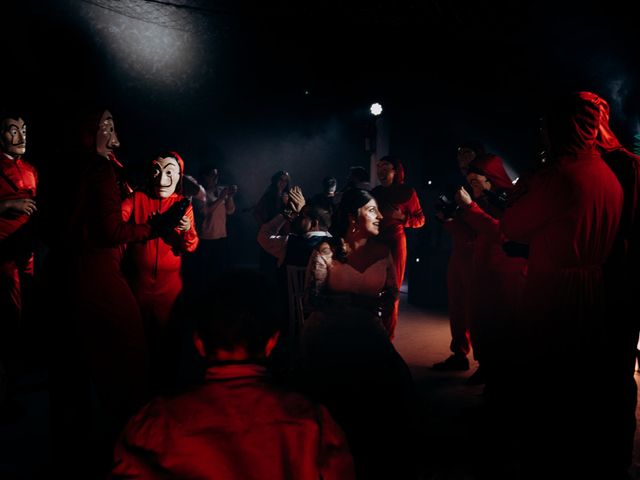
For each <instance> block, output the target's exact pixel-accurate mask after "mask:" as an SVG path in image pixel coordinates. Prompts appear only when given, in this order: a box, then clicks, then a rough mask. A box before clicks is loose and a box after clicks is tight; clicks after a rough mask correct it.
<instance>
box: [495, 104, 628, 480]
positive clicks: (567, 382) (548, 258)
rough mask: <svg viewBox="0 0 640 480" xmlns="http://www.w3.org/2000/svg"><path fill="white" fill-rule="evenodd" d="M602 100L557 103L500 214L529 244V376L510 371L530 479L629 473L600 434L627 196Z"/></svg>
mask: <svg viewBox="0 0 640 480" xmlns="http://www.w3.org/2000/svg"><path fill="white" fill-rule="evenodd" d="M601 102H602V99H601V98H600V97H598V96H597V95H594V94H593V93H590V92H579V93H575V94H572V95H568V96H566V97H564V98H561V99H558V100H557V101H556V102H554V103H553V104H552V108H551V109H550V111H549V114H548V115H547V117H546V123H545V128H544V130H543V133H544V134H545V137H546V142H547V144H548V151H549V154H550V157H549V159H548V161H547V162H546V163H545V165H544V166H543V167H542V168H541V169H539V171H538V172H537V173H535V174H534V175H533V176H532V177H531V178H530V180H529V182H528V184H527V185H525V186H523V187H521V195H520V196H519V197H518V198H517V199H516V200H515V201H514V202H513V204H512V205H511V206H510V207H509V208H507V210H506V212H505V214H504V216H503V218H502V221H501V228H502V232H503V233H504V234H505V235H506V236H507V237H508V238H510V239H513V240H515V241H519V242H522V243H527V244H528V245H529V259H528V271H527V280H526V284H525V289H524V293H523V301H522V308H521V315H520V316H519V328H520V330H521V339H520V341H519V342H518V344H519V345H520V354H521V358H520V362H518V363H519V365H520V367H521V372H524V373H526V382H523V380H524V378H523V377H522V375H521V374H520V373H519V372H515V373H514V377H513V380H514V385H515V386H519V389H517V390H516V395H517V397H516V398H517V399H518V402H521V406H520V411H521V412H526V413H525V414H524V415H521V416H520V418H518V425H519V426H520V428H521V429H522V430H521V432H520V433H521V435H520V441H521V443H522V449H521V456H522V466H523V468H524V469H525V471H524V473H525V475H526V477H525V478H548V477H549V476H550V475H551V474H553V476H554V478H600V479H601V478H623V477H622V476H621V475H622V474H623V472H622V471H621V470H622V469H621V470H617V471H615V468H616V466H615V465H612V464H611V462H610V457H609V456H608V455H603V452H604V451H606V450H607V448H608V444H609V443H610V442H611V439H610V438H609V437H608V436H606V435H601V433H600V432H602V431H603V429H604V431H607V430H606V429H605V428H604V427H606V425H605V423H606V420H605V419H606V415H603V411H602V405H600V400H601V398H602V396H603V395H604V396H606V395H607V393H606V392H603V391H601V386H602V385H603V381H604V378H603V377H602V374H603V373H604V372H602V371H601V369H600V367H599V363H601V362H602V359H600V358H598V357H599V356H598V352H601V351H602V350H601V349H602V348H603V343H602V341H603V340H604V339H606V338H607V337H608V334H607V332H610V331H611V330H610V329H611V325H612V321H614V320H613V319H611V318H608V317H607V314H606V309H605V296H604V294H605V283H604V276H603V265H604V263H605V261H606V260H607V258H608V257H609V255H610V254H611V252H612V250H613V247H614V243H615V241H616V237H617V235H618V232H619V227H620V220H621V216H622V210H623V200H624V199H623V191H622V188H621V186H620V183H619V181H618V180H617V178H616V176H615V174H614V173H613V172H612V170H611V169H610V168H609V167H608V166H607V164H606V163H605V162H604V161H603V158H602V155H601V153H600V151H599V149H598V145H597V136H598V130H599V127H600V121H601V111H600V104H601ZM605 351H606V349H605ZM604 374H605V376H606V375H608V373H604ZM586 386H589V388H588V389H585V387H586ZM585 459H588V461H586V460H585Z"/></svg>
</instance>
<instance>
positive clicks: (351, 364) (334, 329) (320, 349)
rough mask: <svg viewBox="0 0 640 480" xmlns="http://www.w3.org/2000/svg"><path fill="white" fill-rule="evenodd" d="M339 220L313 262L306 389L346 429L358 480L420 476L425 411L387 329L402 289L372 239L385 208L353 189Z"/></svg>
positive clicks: (309, 286) (305, 333) (309, 275)
mask: <svg viewBox="0 0 640 480" xmlns="http://www.w3.org/2000/svg"><path fill="white" fill-rule="evenodd" d="M336 218H337V222H336V224H335V232H336V236H335V237H333V238H327V239H326V241H325V242H323V243H321V244H320V245H319V246H318V247H317V250H316V251H314V252H313V254H312V255H311V258H310V259H309V264H308V266H307V280H306V287H305V290H306V296H307V308H308V310H309V311H310V312H311V313H310V315H309V317H308V318H307V319H306V320H305V325H304V329H303V332H302V342H301V343H302V347H301V348H302V358H303V363H304V367H303V368H304V371H305V376H304V377H305V381H306V386H305V387H303V388H306V389H307V391H308V392H309V393H310V394H311V395H312V396H314V398H317V399H318V400H319V401H320V402H322V403H323V404H326V405H327V407H328V408H329V411H330V412H331V414H332V415H334V417H335V419H336V421H338V423H339V424H340V426H341V427H343V428H344V431H345V433H346V435H347V438H348V440H349V444H350V446H351V450H352V452H353V457H354V462H355V466H356V472H357V474H358V478H363V479H367V478H369V479H371V478H399V479H400V478H401V479H413V478H418V476H419V471H420V469H421V468H423V465H421V464H420V463H421V462H422V461H423V458H422V457H423V456H422V454H421V453H419V452H420V451H421V448H422V447H421V443H422V441H423V440H422V439H421V434H420V431H421V430H422V426H421V425H422V423H421V422H422V421H423V415H424V412H423V411H422V405H421V403H420V400H419V398H418V396H417V393H416V391H415V385H414V383H413V379H412V377H411V372H410V371H409V367H408V366H407V364H406V363H405V361H404V359H403V358H402V357H401V356H400V354H399V353H398V352H397V350H396V349H395V348H394V346H393V344H392V343H391V341H390V339H389V333H388V330H387V328H388V326H389V319H390V318H391V316H392V315H393V312H394V304H395V300H396V298H397V296H398V290H397V285H396V278H395V268H394V264H393V259H392V257H391V253H390V251H389V249H388V248H387V247H386V246H385V245H383V244H381V243H378V242H374V241H373V238H375V236H377V235H378V234H379V231H380V221H381V219H382V214H381V213H380V210H378V204H377V202H376V200H375V199H374V198H373V196H372V195H371V194H370V193H369V192H367V191H365V190H358V189H352V190H349V191H348V192H346V193H345V194H344V196H343V198H342V202H341V203H340V206H339V207H338V212H337V215H336ZM389 439H393V440H392V441H389Z"/></svg>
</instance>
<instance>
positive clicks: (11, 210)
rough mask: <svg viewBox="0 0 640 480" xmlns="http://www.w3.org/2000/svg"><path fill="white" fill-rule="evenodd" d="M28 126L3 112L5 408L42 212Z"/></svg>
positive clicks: (1, 372)
mask: <svg viewBox="0 0 640 480" xmlns="http://www.w3.org/2000/svg"><path fill="white" fill-rule="evenodd" d="M26 146H27V125H26V123H25V121H24V119H23V118H22V116H21V115H20V114H19V113H18V112H12V111H8V110H7V111H2V112H0V406H2V405H3V403H4V402H3V401H4V400H5V399H6V398H7V389H8V387H9V383H10V382H9V375H13V374H14V373H15V371H13V370H15V367H14V365H7V364H15V361H16V358H15V357H16V356H17V352H16V351H15V345H16V341H17V340H18V330H19V325H20V320H21V318H22V313H23V293H24V292H23V290H24V285H25V282H26V283H28V282H29V279H30V278H32V277H33V251H32V248H31V242H30V239H29V237H30V235H29V233H28V229H29V223H30V222H29V220H30V218H31V215H32V214H33V213H35V211H36V201H35V196H36V187H37V181H38V174H37V172H36V169H35V168H34V167H33V166H32V165H31V164H30V163H28V162H26V161H25V160H24V159H23V158H22V156H23V155H24V154H25V151H26Z"/></svg>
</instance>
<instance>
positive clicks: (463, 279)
mask: <svg viewBox="0 0 640 480" xmlns="http://www.w3.org/2000/svg"><path fill="white" fill-rule="evenodd" d="M483 153H484V146H483V145H482V144H481V143H480V142H478V141H475V140H468V141H465V142H462V143H460V144H459V146H458V148H457V150H456V161H457V164H458V169H459V171H460V173H461V175H460V179H459V183H458V184H461V183H463V182H466V175H467V171H468V168H469V163H471V161H472V160H473V159H474V158H476V156H478V155H481V154H483ZM435 208H436V210H437V212H436V218H437V219H438V220H439V221H440V222H441V223H442V224H443V227H444V229H445V230H446V231H447V232H449V233H450V234H451V236H452V239H453V246H452V250H451V256H450V257H449V264H448V266H447V292H448V300H449V324H450V327H451V344H450V347H449V348H450V349H451V352H452V355H451V356H449V357H448V358H447V359H446V360H444V361H442V362H438V363H436V364H435V365H434V366H433V368H434V369H436V370H441V371H464V370H469V360H468V359H467V355H469V352H470V351H471V341H470V334H469V325H470V323H471V319H470V317H471V310H470V299H469V296H470V292H471V288H472V285H471V278H470V275H469V268H470V265H471V262H472V258H473V241H474V239H475V234H474V232H473V230H472V229H471V228H470V227H469V226H468V225H466V224H465V223H464V221H463V220H462V219H461V218H460V216H459V215H456V214H457V213H458V211H459V208H460V207H459V206H458V204H457V203H456V202H455V200H454V195H453V192H451V194H442V195H440V196H439V197H438V201H437V202H436V204H435Z"/></svg>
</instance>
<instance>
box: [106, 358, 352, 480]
mask: <svg viewBox="0 0 640 480" xmlns="http://www.w3.org/2000/svg"><path fill="white" fill-rule="evenodd" d="M114 465H115V466H114V469H113V471H112V478H140V479H156V478H202V479H204V478H216V479H219V480H235V479H245V480H253V479H256V480H257V479H268V478H273V479H285V478H291V479H299V480H317V479H320V478H322V479H324V480H351V479H353V478H355V473H354V470H353V461H352V459H351V455H350V453H349V448H348V446H347V442H346V440H345V437H344V434H343V433H342V431H341V430H340V428H339V427H338V425H337V424H336V423H335V422H334V421H333V419H332V418H331V416H330V415H329V413H328V412H327V410H326V409H325V407H323V406H321V405H316V404H314V403H312V402H311V401H309V400H308V399H307V398H306V397H304V396H302V395H300V394H298V393H293V392H288V391H286V390H283V389H281V388H278V387H276V386H274V385H273V384H272V383H271V382H269V381H268V378H267V376H266V372H265V369H264V367H261V366H259V365H255V364H231V365H225V366H214V367H210V368H209V369H208V370H207V381H206V383H205V384H204V385H202V386H199V387H197V388H195V389H192V390H191V391H189V392H187V393H184V394H182V395H180V396H175V397H170V398H157V399H155V400H153V401H152V402H151V403H150V404H148V405H147V406H145V407H144V408H143V409H142V410H141V411H140V413H138V414H137V415H136V416H135V417H134V418H133V419H132V420H131V421H130V422H129V424H128V425H127V428H126V429H125V430H124V432H123V434H122V437H121V439H120V441H119V442H118V444H117V445H116V449H115V462H114Z"/></svg>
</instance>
